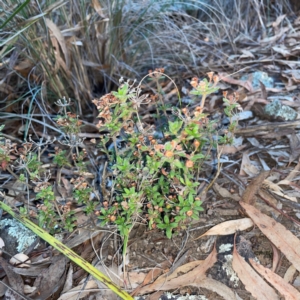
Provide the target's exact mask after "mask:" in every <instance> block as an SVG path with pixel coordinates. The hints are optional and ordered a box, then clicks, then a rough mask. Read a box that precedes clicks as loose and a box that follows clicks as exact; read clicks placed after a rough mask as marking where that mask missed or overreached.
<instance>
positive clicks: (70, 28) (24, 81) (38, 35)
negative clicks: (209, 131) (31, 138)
mask: <svg viewBox="0 0 300 300" xmlns="http://www.w3.org/2000/svg"><path fill="white" fill-rule="evenodd" d="M0 3H1V8H2V11H1V14H0V24H2V28H1V32H0V40H1V44H0V48H1V50H0V60H1V61H2V64H1V68H2V71H1V74H2V75H3V76H1V77H2V78H3V81H2V83H1V85H3V88H2V89H1V92H2V93H3V96H4V97H5V100H7V101H6V102H7V104H6V108H5V109H6V111H9V112H12V111H18V112H20V110H26V113H27V114H28V115H30V114H33V111H34V110H35V109H38V110H39V113H43V114H45V115H46V114H49V113H53V111H54V112H55V109H53V108H51V105H49V104H53V103H54V102H55V101H56V99H58V98H62V97H66V98H71V99H73V100H75V102H76V108H75V109H74V110H75V111H76V113H77V114H79V115H83V112H84V111H85V109H87V108H88V107H89V108H91V107H90V101H91V100H92V99H93V98H94V95H95V94H101V93H107V92H108V91H110V90H111V89H112V88H113V87H114V86H116V85H117V82H118V80H119V78H120V77H121V76H123V77H124V78H127V79H128V78H141V77H142V76H144V75H145V73H146V72H147V71H148V70H149V69H154V68H156V67H157V66H164V67H165V68H167V70H168V74H170V76H171V77H172V78H174V79H176V78H177V77H178V76H179V74H180V73H182V72H185V73H188V74H190V75H191V74H196V75H197V76H199V75H201V74H203V73H205V72H207V68H208V67H210V68H212V67H213V65H214V64H216V60H217V61H218V62H219V65H223V66H228V56H229V54H230V53H232V52H236V51H237V43H238V42H239V41H244V40H245V39H246V40H248V41H250V42H254V41H255V40H256V39H257V38H258V37H259V35H266V34H268V31H267V29H266V26H265V24H266V23H267V22H268V21H270V19H274V18H275V17H276V16H278V15H280V14H282V13H285V12H289V10H290V7H289V3H288V1H287V0H280V1H276V4H274V5H273V4H271V3H270V1H268V0H266V1H258V0H250V1H247V2H243V1H242V2H241V1H236V0H230V1H223V0H217V1H213V3H211V2H210V1H203V0H201V1H198V0H189V1H174V0H166V1H153V0H147V1H142V2H141V1H127V0H113V1H104V0H99V1H87V0H82V1H78V0H77V1H72V3H69V2H67V1H63V0H60V1H54V0H47V1H43V2H41V3H37V2H31V1H30V2H29V3H27V2H23V1H21V0H17V1H14V2H13V3H12V2H11V1H8V0H1V1H0ZM25 4H26V5H25ZM253 20H255V22H253ZM225 42H226V44H227V45H229V46H230V48H228V46H226V47H225V48H224V45H225V44H224V43H225ZM254 43H255V42H254ZM4 84H5V86H4ZM28 97H30V98H31V99H32V100H31V101H30V103H29V104H28ZM27 106H28V108H27ZM24 107H25V108H26V109H25V108H24Z"/></svg>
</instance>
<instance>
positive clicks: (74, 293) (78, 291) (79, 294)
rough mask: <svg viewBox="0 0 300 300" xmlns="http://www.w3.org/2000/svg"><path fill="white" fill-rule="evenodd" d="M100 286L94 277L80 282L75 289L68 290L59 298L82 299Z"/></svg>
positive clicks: (67, 299) (66, 299) (63, 299)
mask: <svg viewBox="0 0 300 300" xmlns="http://www.w3.org/2000/svg"><path fill="white" fill-rule="evenodd" d="M96 288H98V286H97V283H96V281H95V280H94V279H92V280H89V281H88V282H87V283H83V284H80V285H78V286H76V287H74V288H73V289H71V290H69V291H68V292H65V293H64V294H62V295H61V296H60V297H59V298H58V300H76V299H81V298H83V297H85V296H87V295H88V294H89V293H90V291H89V290H91V289H92V290H94V289H96Z"/></svg>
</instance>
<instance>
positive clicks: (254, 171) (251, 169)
mask: <svg viewBox="0 0 300 300" xmlns="http://www.w3.org/2000/svg"><path fill="white" fill-rule="evenodd" d="M258 173H259V170H258V168H257V167H256V166H255V165H253V164H252V162H251V160H250V158H249V153H248V151H244V152H243V158H242V163H241V169H240V175H243V176H244V175H246V174H247V175H249V176H251V177H254V176H256V175H258Z"/></svg>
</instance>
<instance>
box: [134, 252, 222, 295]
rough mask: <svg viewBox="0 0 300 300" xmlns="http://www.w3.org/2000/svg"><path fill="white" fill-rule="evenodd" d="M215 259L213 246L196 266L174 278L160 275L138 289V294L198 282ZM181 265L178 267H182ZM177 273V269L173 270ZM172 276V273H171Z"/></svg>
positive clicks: (215, 253) (215, 254)
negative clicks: (208, 253)
mask: <svg viewBox="0 0 300 300" xmlns="http://www.w3.org/2000/svg"><path fill="white" fill-rule="evenodd" d="M216 261H217V251H216V248H215V247H214V249H213V251H212V252H211V253H210V255H209V256H208V257H207V258H206V259H205V260H204V261H203V262H202V263H201V264H199V265H198V266H197V267H196V268H194V269H193V270H191V271H190V272H188V273H185V274H183V275H181V276H178V277H176V278H172V277H171V278H172V279H170V280H169V278H168V276H164V275H162V276H160V277H159V278H157V280H155V281H154V282H153V283H152V284H149V285H147V286H144V287H142V288H141V289H140V291H139V294H142V295H143V294H147V293H151V292H154V291H159V290H160V291H167V290H171V289H177V288H179V287H183V286H188V285H191V284H193V283H195V282H199V281H200V280H201V279H203V278H205V273H206V271H207V270H208V269H209V268H211V267H212V266H213V265H214V264H215V262H216ZM182 267H183V266H181V267H180V268H182ZM175 272H176V273H177V271H176V270H175ZM171 276H172V274H171Z"/></svg>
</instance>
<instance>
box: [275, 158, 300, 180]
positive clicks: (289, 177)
mask: <svg viewBox="0 0 300 300" xmlns="http://www.w3.org/2000/svg"><path fill="white" fill-rule="evenodd" d="M299 170H300V161H299V162H298V164H297V165H296V167H295V168H294V170H293V171H291V172H290V173H289V175H288V176H287V177H286V178H284V179H283V180H281V181H279V182H278V183H277V184H289V183H286V182H289V181H293V179H294V178H295V177H296V176H298V172H299Z"/></svg>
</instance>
